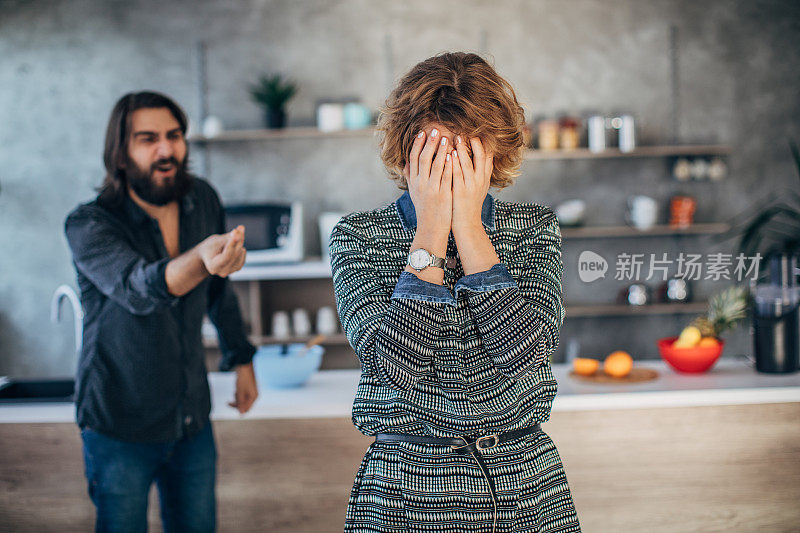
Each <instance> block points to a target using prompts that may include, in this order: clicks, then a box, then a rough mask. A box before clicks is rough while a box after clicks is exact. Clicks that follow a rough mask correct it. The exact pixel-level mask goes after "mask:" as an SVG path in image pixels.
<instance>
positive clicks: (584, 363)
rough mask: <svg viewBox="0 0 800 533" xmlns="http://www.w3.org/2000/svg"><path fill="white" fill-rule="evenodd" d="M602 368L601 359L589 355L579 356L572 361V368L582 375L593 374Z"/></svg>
mask: <svg viewBox="0 0 800 533" xmlns="http://www.w3.org/2000/svg"><path fill="white" fill-rule="evenodd" d="M598 368H600V361H598V360H597V359H589V358H588V357H578V358H576V359H575V360H574V361H573V362H572V369H573V370H574V371H575V373H576V374H580V375H581V376H591V375H592V374H594V373H595V372H597V369H598Z"/></svg>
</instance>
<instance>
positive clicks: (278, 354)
mask: <svg viewBox="0 0 800 533" xmlns="http://www.w3.org/2000/svg"><path fill="white" fill-rule="evenodd" d="M304 348H305V344H303V343H294V344H273V345H269V346H262V347H260V348H259V349H258V351H257V352H256V354H255V355H254V356H253V369H254V370H255V373H256V380H257V381H258V384H259V385H260V386H262V387H270V388H273V389H287V388H291V387H299V386H301V385H303V384H304V383H305V382H306V381H308V378H310V377H311V375H312V374H313V373H314V372H316V371H317V370H319V367H320V365H321V364H322V354H323V353H324V352H325V349H324V348H323V347H322V346H320V345H316V346H312V347H311V348H310V349H309V350H308V351H307V352H306V353H305V355H298V354H299V353H300V352H302V351H303V349H304Z"/></svg>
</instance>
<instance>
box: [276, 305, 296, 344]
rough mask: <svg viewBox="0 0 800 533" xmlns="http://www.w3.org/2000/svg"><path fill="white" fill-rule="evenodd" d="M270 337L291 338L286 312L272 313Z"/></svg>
mask: <svg viewBox="0 0 800 533" xmlns="http://www.w3.org/2000/svg"><path fill="white" fill-rule="evenodd" d="M272 336H273V337H275V338H276V339H287V338H289V337H291V336H292V328H291V325H290V323H289V313H287V312H286V311H275V312H274V313H272Z"/></svg>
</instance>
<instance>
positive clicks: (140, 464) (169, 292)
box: [65, 92, 258, 532]
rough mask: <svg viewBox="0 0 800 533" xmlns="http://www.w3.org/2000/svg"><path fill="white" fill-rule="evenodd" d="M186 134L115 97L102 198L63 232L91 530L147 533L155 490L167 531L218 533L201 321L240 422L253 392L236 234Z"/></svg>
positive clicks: (141, 97)
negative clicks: (216, 343)
mask: <svg viewBox="0 0 800 533" xmlns="http://www.w3.org/2000/svg"><path fill="white" fill-rule="evenodd" d="M185 134H186V116H185V114H184V113H183V111H182V110H181V109H180V108H179V107H178V105H177V104H175V103H174V102H173V101H172V100H170V99H169V98H167V97H166V96H163V95H161V94H157V93H152V92H140V93H131V94H127V95H125V96H123V97H122V98H121V99H120V100H119V101H118V102H117V104H116V105H115V107H114V109H113V111H112V113H111V118H110V120H109V123H108V129H107V131H106V141H105V152H104V157H103V159H104V162H105V167H106V171H107V174H106V177H105V181H104V183H103V185H102V187H101V189H100V194H99V195H98V197H97V198H96V199H95V200H94V201H92V202H89V203H87V204H83V205H81V206H79V207H77V208H76V209H75V210H74V211H72V213H70V214H69V216H68V217H67V220H66V225H65V231H66V235H67V240H68V242H69V246H70V248H71V250H72V254H73V261H74V264H75V269H76V270H77V273H78V284H79V286H80V290H81V301H82V304H83V309H84V313H85V318H84V343H83V352H82V354H81V357H80V362H79V365H78V373H77V384H76V393H75V403H76V407H77V421H78V425H79V426H80V428H81V436H82V438H83V450H84V459H85V464H86V477H87V479H88V482H89V494H90V496H91V498H92V501H93V502H94V504H95V506H96V508H97V522H96V524H97V525H96V530H97V531H145V530H146V528H147V499H148V492H149V490H150V487H151V485H152V483H153V482H154V481H155V482H156V483H157V486H158V489H159V495H160V503H161V517H162V520H163V522H164V529H165V531H167V532H170V531H213V530H214V529H215V522H216V505H215V496H214V485H215V476H216V448H215V444H214V437H213V432H212V428H211V423H210V421H209V412H210V409H211V402H210V395H209V387H208V381H207V376H206V372H207V371H206V368H205V363H204V354H203V347H202V341H201V324H202V319H203V315H204V314H205V313H206V312H207V313H208V315H209V317H210V318H211V321H212V322H213V323H214V325H215V326H216V328H217V331H218V333H219V340H220V348H221V351H222V362H221V364H220V369H221V370H230V369H233V368H235V369H236V373H237V376H236V394H235V400H234V402H233V403H231V404H230V405H231V406H233V407H236V408H237V409H238V410H239V411H240V412H241V413H244V412H246V411H248V410H249V409H250V407H251V406H252V405H253V402H254V401H255V399H256V396H257V394H258V393H257V388H256V382H255V376H254V373H253V366H252V357H253V353H254V352H255V348H254V347H253V346H252V345H251V344H250V343H249V342H248V340H247V337H246V335H245V332H244V325H243V322H242V318H241V314H240V311H239V307H238V302H237V299H236V296H235V295H234V293H233V291H232V289H231V286H230V282H229V281H228V280H227V279H226V277H227V276H228V275H229V274H231V273H233V272H236V271H237V270H239V269H240V268H241V267H242V265H243V264H244V260H245V249H244V228H243V227H241V226H240V227H238V228H236V229H234V230H233V231H230V232H228V233H225V227H224V214H223V210H222V207H221V205H220V201H219V198H218V196H217V194H216V193H215V192H214V190H213V189H212V188H211V186H210V185H209V184H208V183H206V182H205V181H203V180H201V179H199V178H197V177H194V176H192V175H191V174H189V173H188V171H187V153H188V148H187V144H186V139H185Z"/></svg>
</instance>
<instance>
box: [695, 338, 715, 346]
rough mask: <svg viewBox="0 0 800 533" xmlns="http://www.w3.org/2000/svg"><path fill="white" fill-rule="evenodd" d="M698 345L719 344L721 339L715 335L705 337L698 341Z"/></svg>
mask: <svg viewBox="0 0 800 533" xmlns="http://www.w3.org/2000/svg"><path fill="white" fill-rule="evenodd" d="M697 345H698V346H719V341H718V340H717V339H715V338H714V337H703V338H702V339H700V342H698V343H697Z"/></svg>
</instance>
